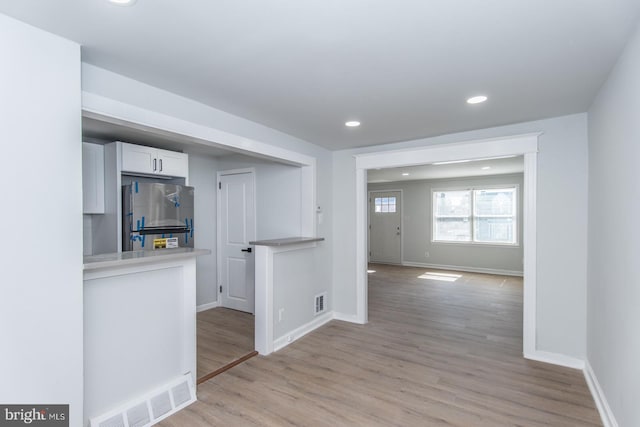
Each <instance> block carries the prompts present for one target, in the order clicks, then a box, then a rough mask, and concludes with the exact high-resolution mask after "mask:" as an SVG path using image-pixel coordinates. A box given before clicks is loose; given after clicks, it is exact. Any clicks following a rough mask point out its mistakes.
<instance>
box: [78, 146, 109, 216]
mask: <svg viewBox="0 0 640 427" xmlns="http://www.w3.org/2000/svg"><path fill="white" fill-rule="evenodd" d="M82 207H83V209H82V211H83V213H85V214H103V213H104V147H103V146H102V145H98V144H89V143H86V142H83V143H82Z"/></svg>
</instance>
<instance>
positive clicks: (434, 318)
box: [161, 265, 602, 427]
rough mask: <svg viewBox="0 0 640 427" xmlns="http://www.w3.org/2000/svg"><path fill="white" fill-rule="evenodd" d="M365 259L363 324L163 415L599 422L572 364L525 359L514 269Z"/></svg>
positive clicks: (244, 371)
mask: <svg viewBox="0 0 640 427" xmlns="http://www.w3.org/2000/svg"><path fill="white" fill-rule="evenodd" d="M371 268H372V269H374V270H376V272H375V273H373V274H370V275H369V323H368V324H367V325H355V324H350V323H346V322H340V321H332V322H330V323H329V324H327V325H325V326H324V327H322V328H320V329H318V330H316V331H314V332H312V333H311V334H309V335H307V336H306V337H303V338H302V339H300V340H298V341H296V342H294V343H293V344H291V345H290V346H288V347H286V348H284V349H282V350H280V351H279V352H277V353H275V354H273V355H270V356H268V357H262V356H258V357H254V358H252V359H250V360H249V361H247V362H245V363H243V364H241V365H238V366H236V367H235V368H233V369H231V370H229V371H227V372H225V373H223V374H221V375H219V376H217V377H215V378H213V379H212V380H210V381H207V382H205V383H203V384H201V385H200V386H199V387H198V398H199V401H198V402H196V403H194V404H193V405H191V406H190V407H188V408H186V409H185V410H183V411H181V412H179V413H177V414H175V415H173V416H172V417H169V418H167V419H166V420H165V421H163V422H162V423H161V425H163V426H194V427H199V426H211V425H216V426H217V425H220V426H294V425H295V426H334V427H335V426H491V427H494V426H534V427H536V426H600V425H602V424H601V422H600V418H599V415H598V413H597V411H596V409H595V405H594V403H593V400H592V398H591V395H590V394H589V391H588V389H587V386H586V383H585V380H584V377H583V375H582V373H581V372H580V371H577V370H572V369H567V368H560V367H556V366H553V365H548V364H544V363H539V362H533V361H528V360H525V359H523V358H522V355H521V353H522V281H521V279H518V278H513V277H504V276H491V275H482V274H470V273H456V272H443V271H436V270H430V271H432V272H433V273H437V274H427V275H425V274H424V273H425V272H427V271H428V270H426V269H421V268H406V267H396V266H383V265H372V266H371ZM448 273H450V274H452V275H451V276H443V275H442V274H448ZM420 276H422V277H423V278H419V277H420ZM457 276H459V277H457Z"/></svg>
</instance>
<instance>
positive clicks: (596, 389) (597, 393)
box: [584, 360, 618, 427]
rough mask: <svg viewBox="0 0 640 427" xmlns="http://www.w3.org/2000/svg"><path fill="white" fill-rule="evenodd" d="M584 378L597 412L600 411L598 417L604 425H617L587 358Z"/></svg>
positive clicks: (612, 426) (615, 426)
mask: <svg viewBox="0 0 640 427" xmlns="http://www.w3.org/2000/svg"><path fill="white" fill-rule="evenodd" d="M584 378H585V380H587V385H588V386H589V390H590V391H591V395H592V396H593V400H595V402H596V407H597V408H598V412H600V418H602V424H603V425H604V427H618V422H617V421H616V417H615V416H614V415H613V411H612V410H611V407H610V406H609V402H607V398H606V396H605V395H604V391H603V390H602V387H600V383H599V382H598V378H597V377H596V374H595V372H593V369H592V368H591V365H590V364H589V361H588V360H587V361H586V363H585V367H584Z"/></svg>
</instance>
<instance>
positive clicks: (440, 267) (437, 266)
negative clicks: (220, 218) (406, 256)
mask: <svg viewBox="0 0 640 427" xmlns="http://www.w3.org/2000/svg"><path fill="white" fill-rule="evenodd" d="M402 265H404V266H406V267H423V268H433V269H435V270H453V271H466V272H469V273H485V274H499V275H501V276H517V277H522V276H523V272H522V271H515V270H501V269H497V268H476V267H465V266H461V265H442V264H426V263H423V262H411V261H403V262H402Z"/></svg>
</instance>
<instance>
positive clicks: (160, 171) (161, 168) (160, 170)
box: [160, 159, 162, 172]
mask: <svg viewBox="0 0 640 427" xmlns="http://www.w3.org/2000/svg"><path fill="white" fill-rule="evenodd" d="M160 172H162V159H160Z"/></svg>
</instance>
